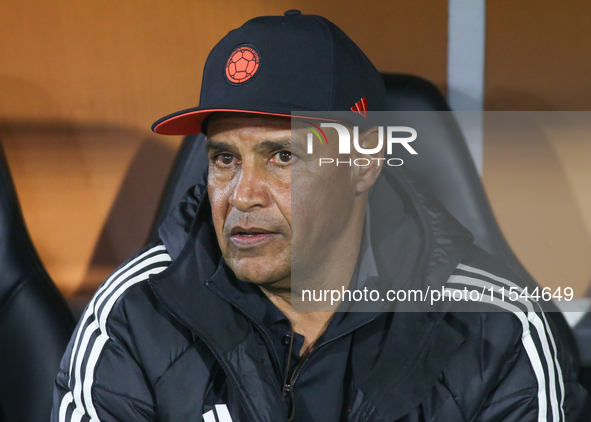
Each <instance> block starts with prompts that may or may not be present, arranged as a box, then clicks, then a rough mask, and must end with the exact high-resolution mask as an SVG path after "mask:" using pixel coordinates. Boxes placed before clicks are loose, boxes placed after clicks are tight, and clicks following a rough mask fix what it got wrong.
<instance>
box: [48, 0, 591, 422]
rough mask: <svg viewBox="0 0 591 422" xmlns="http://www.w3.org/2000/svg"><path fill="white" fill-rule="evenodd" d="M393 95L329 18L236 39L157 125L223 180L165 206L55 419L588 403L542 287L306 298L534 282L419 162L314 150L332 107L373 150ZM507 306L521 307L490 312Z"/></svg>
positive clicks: (441, 415) (107, 306) (371, 414)
mask: <svg viewBox="0 0 591 422" xmlns="http://www.w3.org/2000/svg"><path fill="white" fill-rule="evenodd" d="M383 96H384V88H383V82H382V79H381V77H380V75H379V73H378V72H377V71H376V69H375V68H374V67H373V65H372V64H371V63H370V62H369V60H368V59H367V58H366V57H365V55H363V53H362V52H361V51H360V50H359V49H358V48H357V46H356V45H355V44H354V43H353V42H352V41H351V40H350V39H349V38H348V37H347V36H346V35H345V34H344V33H342V31H340V30H339V29H338V28H337V27H336V26H334V25H333V24H332V23H330V22H329V21H327V20H326V19H324V18H321V17H318V16H311V15H302V14H301V13H300V12H299V11H293V10H292V11H288V12H286V13H285V16H282V17H261V18H256V19H253V20H251V21H249V22H247V23H246V24H245V25H244V26H242V27H241V28H239V29H237V30H235V31H232V32H230V33H229V34H228V35H227V36H226V37H224V39H222V40H221V41H220V43H219V44H218V45H217V46H216V47H215V48H214V49H213V50H212V52H211V53H210V56H209V58H208V60H207V63H206V66H205V70H204V77H203V83H202V93H201V101H200V106H199V107H197V108H194V109H190V110H184V111H181V112H179V113H175V114H173V115H170V116H167V117H165V118H163V119H161V120H160V121H158V122H156V123H155V125H154V130H155V131H156V132H157V133H164V134H190V133H198V132H200V131H202V130H203V131H204V132H205V133H206V134H207V149H208V155H209V160H210V165H209V174H208V177H207V181H206V183H200V184H199V185H197V186H196V187H195V189H194V190H192V191H191V192H189V193H188V194H187V196H186V197H185V198H184V199H183V200H182V201H181V203H180V204H179V205H178V207H177V208H176V210H175V211H174V212H173V213H172V214H171V215H170V216H169V217H168V219H167V220H166V221H165V223H164V224H163V225H162V227H161V228H160V231H159V233H160V237H161V242H160V243H158V244H156V245H152V246H150V247H148V248H146V249H145V250H143V251H141V252H140V253H139V254H138V255H136V256H135V257H134V258H132V259H130V260H129V261H128V262H127V263H126V264H124V265H123V266H122V267H120V268H119V269H118V270H117V271H116V272H115V273H114V274H113V275H112V276H111V277H109V279H107V280H106V281H105V283H104V284H103V285H102V286H101V287H100V289H99V290H98V291H97V293H96V295H95V297H94V298H93V300H92V301H91V302H90V304H89V305H88V307H87V309H86V311H85V312H84V315H83V317H82V319H81V321H80V323H79V326H78V329H77V330H76V333H75V334H74V336H73V338H72V340H71V342H70V345H69V347H68V350H67V352H66V354H65V356H64V359H63V362H62V369H61V372H60V374H59V375H58V378H57V381H56V390H55V401H54V409H53V414H52V420H54V421H81V420H91V421H99V420H100V421H132V420H133V421H156V420H159V421H205V422H216V421H217V422H231V421H233V422H238V421H252V422H255V421H256V422H259V421H266V422H276V421H281V420H289V421H306V422H310V421H322V422H325V421H355V422H357V421H366V422H378V421H409V422H410V421H465V420H466V421H467V420H479V421H546V420H548V421H560V420H578V419H579V418H582V417H586V416H587V415H585V413H584V412H586V411H588V410H585V409H584V404H585V401H586V397H585V393H584V392H583V390H582V388H581V387H580V386H579V385H578V384H577V383H576V374H575V368H574V366H575V364H574V360H573V358H572V357H571V356H570V355H569V354H568V353H567V352H565V351H564V346H563V345H562V344H561V342H560V339H559V338H557V337H556V336H554V335H553V333H552V331H551V329H550V325H549V323H548V320H547V318H546V317H545V316H544V315H543V314H542V313H540V312H536V310H537V309H538V308H535V309H534V308H531V309H529V308H528V309H525V308H524V307H526V306H537V305H535V304H534V305H532V304H521V305H523V306H524V307H520V306H517V305H515V306H513V307H510V308H507V307H505V308H503V304H497V303H496V302H495V303H493V304H473V306H474V308H473V309H472V310H473V312H456V311H455V309H452V308H449V307H448V308H445V306H444V307H443V308H437V310H438V311H439V312H391V311H392V310H394V311H397V310H398V311H399V310H402V309H403V306H402V304H401V303H396V302H391V303H390V302H384V303H382V302H379V303H378V305H377V307H376V306H374V307H370V308H369V309H365V308H364V309H363V310H365V312H354V310H355V307H356V306H357V304H356V303H352V302H351V301H350V300H339V301H337V303H336V304H335V303H333V304H332V305H333V307H332V308H331V309H330V311H329V312H320V311H319V310H318V309H312V311H311V312H297V310H295V309H292V306H291V305H292V303H293V302H294V301H298V300H299V301H300V302H301V301H303V299H304V296H303V291H304V290H306V289H317V288H320V289H321V290H326V289H329V290H330V289H332V290H335V291H337V290H339V289H342V288H344V289H347V290H348V291H359V290H360V289H362V288H363V289H364V288H367V287H368V286H370V287H372V288H374V287H375V289H377V291H382V290H383V287H384V285H385V286H386V288H388V289H390V288H404V287H405V286H408V285H409V284H408V283H411V282H412V283H419V284H421V285H422V286H428V287H429V288H434V289H440V288H442V287H445V286H448V287H450V288H451V289H453V288H454V286H455V287H456V290H458V289H459V287H458V286H467V285H470V284H472V285H478V286H484V287H488V288H492V287H495V289H496V288H498V287H499V286H504V285H507V286H509V285H511V284H512V283H513V282H516V283H519V282H518V277H517V276H516V275H515V274H514V273H513V272H511V271H510V270H509V269H507V268H506V267H504V266H503V265H502V264H501V263H499V262H498V261H496V260H495V259H494V258H492V257H490V256H488V255H487V254H486V253H484V252H483V251H481V250H480V249H478V248H476V247H475V246H473V245H472V236H471V235H470V233H469V232H467V231H466V229H464V228H463V227H462V226H461V225H460V224H459V223H458V222H457V221H456V220H454V219H453V217H451V216H450V215H449V214H448V213H447V212H446V211H445V210H444V209H443V208H442V207H441V206H440V205H439V204H438V203H437V202H436V201H435V200H433V199H432V198H431V197H429V195H428V194H426V193H424V192H422V191H421V190H420V188H418V187H416V186H415V184H414V182H413V181H412V179H411V178H410V176H408V175H407V174H406V173H405V172H404V171H403V169H398V171H396V169H390V168H388V169H387V170H386V169H385V168H384V165H381V166H380V163H381V164H383V163H384V162H383V160H380V158H384V157H383V156H382V154H383V151H382V150H380V151H375V152H373V153H372V154H370V153H367V154H361V153H358V152H355V151H353V152H352V155H351V158H353V159H355V158H366V159H367V160H368V163H369V164H368V165H366V166H318V165H317V161H316V157H317V155H314V152H312V154H308V152H309V150H308V149H307V146H308V145H307V144H306V138H305V137H304V133H305V132H306V130H307V129H305V127H314V126H318V127H319V128H322V123H321V122H324V123H325V124H326V123H327V122H328V123H329V124H332V125H333V127H335V126H334V125H335V123H338V124H341V125H342V127H345V128H347V129H346V130H347V131H348V133H349V134H353V135H355V130H356V129H355V126H358V129H357V130H358V131H360V132H361V133H357V134H358V138H357V139H358V143H359V146H360V147H361V148H360V149H361V150H362V151H369V150H374V149H376V145H377V144H378V143H379V142H380V132H379V130H377V129H376V128H374V127H372V125H371V124H369V123H368V122H366V121H365V117H366V116H367V113H366V111H367V109H370V110H379V109H380V108H381V106H382V102H383ZM352 107H353V109H354V110H355V112H353V111H349V110H351V109H352ZM292 111H317V112H324V111H336V112H339V113H340V114H338V115H337V116H344V117H343V118H342V119H341V118H337V119H332V118H331V115H324V117H323V118H320V117H318V116H316V115H313V114H311V115H310V114H308V115H306V116H304V114H305V113H303V112H302V113H301V114H302V116H300V117H302V119H298V118H296V119H294V122H295V123H294V125H295V126H294V128H292V123H291V120H290V119H289V117H290V116H291V112H292ZM343 111H347V112H346V113H341V112H343ZM362 116H363V117H362ZM304 117H305V118H304ZM310 118H317V119H318V120H316V123H314V122H313V121H312V120H310ZM331 122H332V123H331ZM299 125H301V126H299ZM306 125H308V126H306ZM304 126H305V127H304ZM325 127H327V126H325ZM359 127H361V130H359ZM382 135H383V134H382ZM325 136H326V137H325V138H324V144H323V147H325V148H326V149H324V150H322V151H324V152H329V151H332V153H336V152H337V151H336V149H337V148H338V145H339V141H337V139H338V138H337V137H336V132H335V131H329V130H326V134H325ZM319 137H320V135H319ZM315 151H316V154H318V151H319V148H316V150H315ZM296 279H297V282H298V284H297V286H296ZM300 283H303V284H300ZM384 283H385V284H384ZM491 286H492V287H491ZM292 293H293V294H292ZM446 306H447V305H446ZM470 306H472V305H470ZM337 307H338V309H337ZM499 309H501V310H503V309H504V310H508V311H509V312H482V310H487V311H498V310H499ZM524 309H525V311H524ZM322 310H324V309H322ZM413 310H416V309H413ZM337 311H338V312H337Z"/></svg>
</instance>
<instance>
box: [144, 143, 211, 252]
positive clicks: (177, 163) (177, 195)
mask: <svg viewBox="0 0 591 422" xmlns="http://www.w3.org/2000/svg"><path fill="white" fill-rule="evenodd" d="M208 165H209V159H208V157H207V152H206V151H205V135H203V134H199V135H189V136H185V138H184V139H183V143H182V144H181V147H180V149H179V152H178V153H177V155H176V158H175V160H174V163H173V165H172V169H171V171H170V175H169V176H168V180H167V182H166V186H165V187H164V193H163V194H162V199H161V200H160V204H159V205H158V211H157V212H156V217H155V218H154V223H153V224H152V228H151V229H150V233H149V235H148V243H150V242H154V241H156V240H157V239H158V227H160V224H162V222H163V221H164V219H165V218H166V216H167V215H168V214H170V212H171V211H172V209H173V208H174V207H175V206H176V204H177V203H178V202H179V200H180V199H181V197H182V196H183V195H184V194H185V192H187V190H188V189H189V188H191V187H192V186H195V185H196V184H197V183H198V182H199V180H200V179H201V178H202V177H204V176H205V173H206V171H207V167H208Z"/></svg>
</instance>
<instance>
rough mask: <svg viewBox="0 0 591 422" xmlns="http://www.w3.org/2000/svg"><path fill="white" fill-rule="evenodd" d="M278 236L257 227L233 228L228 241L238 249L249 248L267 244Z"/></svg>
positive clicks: (275, 233)
mask: <svg viewBox="0 0 591 422" xmlns="http://www.w3.org/2000/svg"><path fill="white" fill-rule="evenodd" d="M278 235H279V233H277V232H272V231H269V230H265V229H262V228H258V227H251V228H244V227H234V228H233V229H232V230H231V231H230V240H231V241H232V243H234V245H236V246H237V247H239V248H251V247H254V246H259V245H261V244H262V243H264V242H268V241H270V240H272V239H273V238H275V237H276V236H278Z"/></svg>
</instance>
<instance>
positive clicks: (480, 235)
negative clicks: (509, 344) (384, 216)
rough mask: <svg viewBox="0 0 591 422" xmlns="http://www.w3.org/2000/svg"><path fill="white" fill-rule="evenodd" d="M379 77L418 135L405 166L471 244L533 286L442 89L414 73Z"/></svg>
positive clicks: (391, 106)
mask: <svg viewBox="0 0 591 422" xmlns="http://www.w3.org/2000/svg"><path fill="white" fill-rule="evenodd" d="M383 76H384V81H385V83H386V109H387V110H389V111H399V112H402V113H401V117H400V118H401V119H402V120H404V123H405V125H407V126H411V127H413V128H415V129H416V130H417V132H418V133H419V138H418V139H417V142H415V143H414V144H413V148H414V149H415V150H416V151H417V153H418V154H417V155H416V156H408V155H406V156H405V157H404V166H405V168H407V169H408V170H410V171H411V172H412V173H413V175H414V176H415V177H416V178H418V179H419V180H420V181H421V183H422V184H423V185H424V186H426V187H427V189H428V190H429V191H430V192H432V193H433V194H434V195H435V196H436V197H437V199H439V201H441V203H442V204H443V205H444V206H445V207H446V208H447V210H448V211H449V212H451V214H452V215H453V216H454V217H456V218H457V219H458V220H459V221H460V222H461V223H462V224H463V225H464V226H465V227H466V228H468V229H469V230H470V231H471V232H472V234H473V235H474V243H476V244H477V245H478V246H480V247H481V248H483V249H484V250H486V251H487V252H489V253H491V254H493V255H496V256H498V257H499V258H501V259H503V260H504V261H505V262H506V263H507V264H509V265H510V266H511V267H513V268H514V269H515V270H516V271H517V272H519V273H520V274H521V275H522V276H523V277H524V278H525V279H526V280H527V281H528V282H530V283H532V285H535V282H534V281H533V279H532V278H531V276H530V275H529V274H528V272H527V271H526V270H525V268H524V267H523V266H522V265H521V263H520V262H519V260H518V259H517V257H516V256H515V254H514V253H513V251H512V250H511V248H510V246H509V245H508V243H507V241H506V240H505V237H504V236H503V234H502V232H501V229H500V228H499V225H498V223H497V220H496V219H495V216H494V214H493V212H492V208H491V206H490V203H489V201H488V198H487V196H486V194H485V191H484V187H483V186H482V182H481V180H480V176H479V175H478V172H477V170H476V167H475V165H474V161H473V160H472V157H471V155H470V151H469V150H468V146H467V144H466V141H465V139H464V136H463V134H462V131H461V130H460V128H459V126H458V124H457V121H456V119H455V118H454V116H453V114H452V113H451V111H450V108H449V106H448V104H447V102H446V100H445V98H444V97H443V95H442V94H441V92H440V91H439V90H438V89H437V87H435V85H433V84H432V83H430V82H428V81H426V80H425V79H422V78H419V77H417V76H411V75H401V74H387V75H383ZM404 112H409V113H404ZM417 112H418V113H417Z"/></svg>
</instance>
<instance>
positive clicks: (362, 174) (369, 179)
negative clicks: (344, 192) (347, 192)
mask: <svg viewBox="0 0 591 422" xmlns="http://www.w3.org/2000/svg"><path fill="white" fill-rule="evenodd" d="M381 135H382V136H381V138H382V139H381V147H380V148H379V150H378V151H377V152H375V153H372V154H361V153H359V152H357V151H355V159H356V160H355V161H356V163H357V164H358V165H356V166H355V170H356V176H357V183H356V190H357V192H358V193H362V192H365V191H367V190H368V189H369V188H371V187H372V185H373V184H374V183H375V181H376V180H377V178H378V176H379V175H380V171H382V167H383V166H384V161H385V160H384V149H385V146H384V142H383V141H384V134H383V133H382V134H381ZM379 145H380V130H379V128H378V127H372V128H370V129H367V130H366V131H365V132H363V133H360V134H359V146H360V147H361V148H363V149H375V148H377V147H378V146H379ZM366 164H367V165H366Z"/></svg>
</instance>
